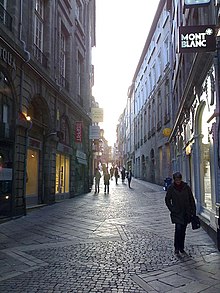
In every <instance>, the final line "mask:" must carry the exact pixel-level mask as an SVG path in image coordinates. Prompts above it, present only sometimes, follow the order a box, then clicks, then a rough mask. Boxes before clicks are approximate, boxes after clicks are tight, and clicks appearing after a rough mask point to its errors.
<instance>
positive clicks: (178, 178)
mask: <svg viewBox="0 0 220 293" xmlns="http://www.w3.org/2000/svg"><path fill="white" fill-rule="evenodd" d="M173 180H174V183H172V184H171V185H170V186H169V187H168V190H167V193H166V197H165V203H166V205H167V207H168V209H169V211H170V217H171V221H172V223H173V224H175V233H174V248H175V254H179V252H181V253H185V251H184V243H185V236H186V227H187V224H188V223H190V222H191V218H192V216H193V215H196V205H195V200H194V197H193V194H192V190H191V188H190V187H189V185H188V184H187V183H186V182H183V181H182V174H181V173H180V172H176V173H174V174H173Z"/></svg>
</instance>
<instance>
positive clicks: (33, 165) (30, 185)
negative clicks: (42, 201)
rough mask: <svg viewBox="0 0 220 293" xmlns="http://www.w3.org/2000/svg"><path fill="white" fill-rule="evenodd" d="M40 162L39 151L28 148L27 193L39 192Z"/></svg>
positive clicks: (34, 193) (35, 193)
mask: <svg viewBox="0 0 220 293" xmlns="http://www.w3.org/2000/svg"><path fill="white" fill-rule="evenodd" d="M38 164H39V151H38V150H32V149H28V153H27V173H26V195H35V196H36V195H37V194H38Z"/></svg>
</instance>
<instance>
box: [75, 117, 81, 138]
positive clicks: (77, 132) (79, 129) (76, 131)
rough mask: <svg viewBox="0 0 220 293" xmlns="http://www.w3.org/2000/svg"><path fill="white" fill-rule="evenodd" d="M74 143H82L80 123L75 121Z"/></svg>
mask: <svg viewBox="0 0 220 293" xmlns="http://www.w3.org/2000/svg"><path fill="white" fill-rule="evenodd" d="M75 142H78V143H80V142H82V121H76V125H75Z"/></svg>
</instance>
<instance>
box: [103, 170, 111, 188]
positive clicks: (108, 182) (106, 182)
mask: <svg viewBox="0 0 220 293" xmlns="http://www.w3.org/2000/svg"><path fill="white" fill-rule="evenodd" d="M109 184H110V174H109V173H108V169H106V171H105V173H104V186H105V187H104V193H106V192H107V193H109Z"/></svg>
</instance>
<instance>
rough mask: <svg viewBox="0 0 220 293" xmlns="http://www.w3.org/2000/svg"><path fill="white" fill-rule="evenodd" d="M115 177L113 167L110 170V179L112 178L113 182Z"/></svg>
mask: <svg viewBox="0 0 220 293" xmlns="http://www.w3.org/2000/svg"><path fill="white" fill-rule="evenodd" d="M113 175H114V168H113V167H111V168H110V177H111V180H113V179H112V178H113Z"/></svg>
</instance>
